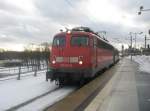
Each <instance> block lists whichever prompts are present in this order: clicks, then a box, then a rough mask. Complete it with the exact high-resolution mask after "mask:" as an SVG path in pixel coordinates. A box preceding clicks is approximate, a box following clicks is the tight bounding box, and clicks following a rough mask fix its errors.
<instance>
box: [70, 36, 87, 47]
mask: <svg viewBox="0 0 150 111" xmlns="http://www.w3.org/2000/svg"><path fill="white" fill-rule="evenodd" d="M88 44H89V38H88V37H86V36H72V38H71V45H72V46H88Z"/></svg>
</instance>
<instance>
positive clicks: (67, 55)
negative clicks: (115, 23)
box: [46, 27, 119, 85]
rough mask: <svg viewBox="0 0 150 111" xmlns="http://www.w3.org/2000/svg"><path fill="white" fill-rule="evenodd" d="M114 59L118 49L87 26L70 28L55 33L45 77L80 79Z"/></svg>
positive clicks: (107, 65)
mask: <svg viewBox="0 0 150 111" xmlns="http://www.w3.org/2000/svg"><path fill="white" fill-rule="evenodd" d="M118 60H119V57H118V51H117V50H116V49H115V48H114V47H113V46H112V45H110V44H109V43H108V41H106V40H105V39H103V38H101V37H100V36H99V35H98V34H96V33H94V32H93V31H92V30H91V29H90V28H88V27H77V28H73V29H72V30H68V31H66V32H60V33H58V34H57V35H55V37H54V39H53V44H52V50H51V56H50V64H49V70H48V71H47V73H46V79H47V80H48V79H51V80H56V81H58V82H59V84H61V85H63V84H66V83H67V84H68V83H70V82H82V81H84V80H89V79H91V78H93V77H94V76H95V75H96V73H97V72H98V71H100V70H102V69H103V68H105V67H109V66H110V65H112V64H114V63H115V62H116V61H118Z"/></svg>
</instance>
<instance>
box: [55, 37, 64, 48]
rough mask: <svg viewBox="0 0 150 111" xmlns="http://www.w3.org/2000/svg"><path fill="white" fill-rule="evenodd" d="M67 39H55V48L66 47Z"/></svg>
mask: <svg viewBox="0 0 150 111" xmlns="http://www.w3.org/2000/svg"><path fill="white" fill-rule="evenodd" d="M65 44H66V37H55V38H54V40H53V46H65Z"/></svg>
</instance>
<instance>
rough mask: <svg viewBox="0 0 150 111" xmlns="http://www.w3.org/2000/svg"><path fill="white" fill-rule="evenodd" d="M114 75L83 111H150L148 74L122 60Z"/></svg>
mask: <svg viewBox="0 0 150 111" xmlns="http://www.w3.org/2000/svg"><path fill="white" fill-rule="evenodd" d="M117 65H118V69H117V70H116V73H115V75H114V76H113V77H112V78H111V80H110V81H109V82H108V83H107V85H106V86H105V87H104V88H103V89H102V90H101V92H100V93H99V94H98V95H97V96H96V97H95V98H94V100H93V101H92V102H91V103H90V104H89V105H88V106H87V107H86V109H85V111H150V74H148V73H144V72H140V71H139V69H138V64H137V63H135V62H133V61H131V60H129V59H126V58H125V59H123V60H121V61H120V62H119V63H118V64H117Z"/></svg>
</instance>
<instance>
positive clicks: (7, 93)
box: [0, 72, 75, 111]
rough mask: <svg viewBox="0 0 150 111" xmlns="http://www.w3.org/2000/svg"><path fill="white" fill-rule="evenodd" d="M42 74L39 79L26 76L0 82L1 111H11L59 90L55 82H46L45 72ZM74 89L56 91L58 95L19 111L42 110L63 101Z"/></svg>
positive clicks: (38, 100)
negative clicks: (22, 104) (9, 110)
mask: <svg viewBox="0 0 150 111" xmlns="http://www.w3.org/2000/svg"><path fill="white" fill-rule="evenodd" d="M41 73H42V74H38V75H37V77H34V76H26V77H22V78H21V80H16V79H10V80H7V81H0V111H3V110H6V109H9V108H11V107H14V106H16V105H19V104H21V103H24V102H26V101H28V100H31V99H33V98H35V97H37V96H39V95H42V94H44V93H47V92H50V91H51V90H54V89H56V88H58V86H57V85H55V83H54V82H51V83H50V82H46V81H45V72H41ZM74 89H75V88H63V89H60V90H58V91H56V93H52V94H51V93H50V94H48V95H46V96H44V97H43V98H40V99H37V100H36V101H33V103H32V104H28V105H27V106H24V107H23V108H21V109H19V110H24V111H31V110H32V111H37V110H42V109H43V108H45V107H47V106H49V105H51V104H53V103H54V102H56V101H58V100H60V99H62V98H63V97H64V96H66V95H67V94H69V93H70V92H72V91H73V90H74Z"/></svg>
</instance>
